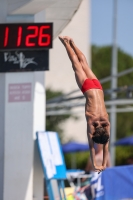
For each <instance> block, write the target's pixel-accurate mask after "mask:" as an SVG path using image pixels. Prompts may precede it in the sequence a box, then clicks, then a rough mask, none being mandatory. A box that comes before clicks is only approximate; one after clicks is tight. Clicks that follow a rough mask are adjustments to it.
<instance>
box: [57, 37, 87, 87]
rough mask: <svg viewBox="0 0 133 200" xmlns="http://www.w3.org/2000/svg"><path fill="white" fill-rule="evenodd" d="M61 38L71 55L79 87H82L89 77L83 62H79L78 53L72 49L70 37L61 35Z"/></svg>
mask: <svg viewBox="0 0 133 200" xmlns="http://www.w3.org/2000/svg"><path fill="white" fill-rule="evenodd" d="M59 39H60V40H61V42H62V43H63V45H64V46H65V48H66V51H67V54H68V56H69V59H70V60H71V63H72V67H73V70H74V72H75V78H76V81H77V84H78V86H79V88H80V89H81V87H82V85H83V83H84V81H85V80H86V79H87V76H86V73H85V72H84V70H83V68H82V65H81V63H80V62H79V59H78V57H77V55H76V53H75V52H74V50H73V49H72V47H71V45H70V43H69V40H68V38H65V37H61V36H59Z"/></svg>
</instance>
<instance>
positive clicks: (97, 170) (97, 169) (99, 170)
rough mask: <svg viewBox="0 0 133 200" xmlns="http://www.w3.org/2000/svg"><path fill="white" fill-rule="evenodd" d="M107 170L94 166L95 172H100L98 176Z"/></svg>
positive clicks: (103, 167)
mask: <svg viewBox="0 0 133 200" xmlns="http://www.w3.org/2000/svg"><path fill="white" fill-rule="evenodd" d="M105 168H106V167H105V166H96V165H95V166H94V170H95V172H98V174H99V173H100V172H102V171H103V170H104V169H105Z"/></svg>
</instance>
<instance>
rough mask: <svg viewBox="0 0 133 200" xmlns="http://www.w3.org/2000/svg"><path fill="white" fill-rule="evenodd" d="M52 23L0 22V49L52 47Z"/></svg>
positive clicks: (40, 48)
mask: <svg viewBox="0 0 133 200" xmlns="http://www.w3.org/2000/svg"><path fill="white" fill-rule="evenodd" d="M52 39H53V23H30V24H29V23H25V24H24V23H22V24H21V23H20V24H0V50H17V49H18V50H28V49H29V50H35V49H36V50H37V49H38V50H42V49H50V48H52Z"/></svg>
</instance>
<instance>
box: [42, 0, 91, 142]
mask: <svg viewBox="0 0 133 200" xmlns="http://www.w3.org/2000/svg"><path fill="white" fill-rule="evenodd" d="M59 34H61V35H68V36H70V37H72V38H73V39H74V41H75V43H76V44H77V46H78V47H79V48H80V49H81V51H82V52H83V53H84V55H85V56H86V58H87V60H88V63H89V64H90V1H89V0H83V1H81V4H80V6H79V9H78V10H77V12H76V13H75V15H74V16H73V17H72V19H71V20H70V22H69V23H68V25H67V26H66V27H65V28H64V29H63V30H62V31H61V33H59ZM45 77H46V80H45V85H46V88H51V89H53V90H55V91H56V90H60V91H63V92H64V93H69V92H71V91H73V90H75V89H78V87H77V84H76V81H75V76H74V73H73V70H72V67H71V63H70V60H69V58H68V56H67V53H66V50H65V48H64V46H63V45H62V44H61V42H60V41H59V39H58V37H55V39H54V45H53V49H52V50H51V51H50V71H48V72H46V75H45ZM79 95H81V92H80V91H79ZM75 115H77V116H78V117H79V120H78V121H75V120H72V119H70V120H68V121H67V122H66V124H63V129H64V133H65V136H66V140H67V139H69V138H73V139H74V140H75V141H78V142H87V135H86V122H85V114H84V109H82V111H81V112H80V111H78V112H76V113H75Z"/></svg>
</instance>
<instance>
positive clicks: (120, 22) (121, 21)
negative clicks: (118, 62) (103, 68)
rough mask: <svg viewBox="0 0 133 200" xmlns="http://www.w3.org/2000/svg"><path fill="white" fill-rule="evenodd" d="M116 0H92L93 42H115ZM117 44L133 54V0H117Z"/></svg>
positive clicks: (105, 43) (100, 43)
mask: <svg viewBox="0 0 133 200" xmlns="http://www.w3.org/2000/svg"><path fill="white" fill-rule="evenodd" d="M113 3H114V0H91V43H92V44H96V45H98V46H103V45H110V44H112V42H113ZM117 45H118V46H119V47H120V48H121V49H122V50H123V51H125V52H126V53H128V54H130V55H132V56H133V0H117Z"/></svg>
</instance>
